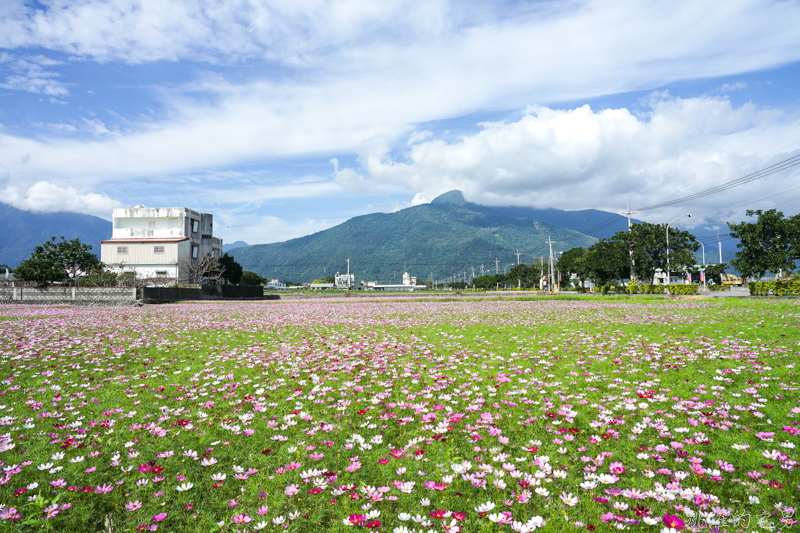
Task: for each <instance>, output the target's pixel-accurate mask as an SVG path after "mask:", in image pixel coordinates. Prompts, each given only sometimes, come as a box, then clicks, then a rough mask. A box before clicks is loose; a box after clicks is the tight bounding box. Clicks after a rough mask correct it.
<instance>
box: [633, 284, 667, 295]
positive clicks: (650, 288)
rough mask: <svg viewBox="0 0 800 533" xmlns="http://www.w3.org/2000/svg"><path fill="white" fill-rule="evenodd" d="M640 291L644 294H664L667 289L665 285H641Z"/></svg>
mask: <svg viewBox="0 0 800 533" xmlns="http://www.w3.org/2000/svg"><path fill="white" fill-rule="evenodd" d="M639 291H640V292H641V293H642V294H664V293H665V292H666V287H665V286H664V285H640V286H639Z"/></svg>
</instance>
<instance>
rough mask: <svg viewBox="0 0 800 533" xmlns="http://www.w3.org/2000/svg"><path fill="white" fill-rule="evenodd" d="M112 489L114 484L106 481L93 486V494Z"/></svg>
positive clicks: (104, 492)
mask: <svg viewBox="0 0 800 533" xmlns="http://www.w3.org/2000/svg"><path fill="white" fill-rule="evenodd" d="M112 490H114V485H109V484H107V483H104V484H102V485H98V486H97V487H95V489H94V492H95V494H108V493H109V492H111V491H112Z"/></svg>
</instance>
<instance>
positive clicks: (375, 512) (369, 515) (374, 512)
mask: <svg viewBox="0 0 800 533" xmlns="http://www.w3.org/2000/svg"><path fill="white" fill-rule="evenodd" d="M380 515H381V512H380V511H379V510H377V509H373V510H372V511H370V512H368V513H367V514H366V515H364V516H366V517H367V520H374V519H376V518H378V517H379V516H380Z"/></svg>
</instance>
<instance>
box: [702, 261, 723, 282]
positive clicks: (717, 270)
mask: <svg viewBox="0 0 800 533" xmlns="http://www.w3.org/2000/svg"><path fill="white" fill-rule="evenodd" d="M727 266H728V265H727V263H716V264H714V265H705V267H706V268H705V273H706V283H710V282H712V281H713V282H714V283H715V284H716V285H722V274H723V273H724V272H725V268H726V267H727Z"/></svg>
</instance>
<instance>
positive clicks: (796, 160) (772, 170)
mask: <svg viewBox="0 0 800 533" xmlns="http://www.w3.org/2000/svg"><path fill="white" fill-rule="evenodd" d="M797 165H800V154H798V155H795V156H792V157H790V158H788V159H784V160H783V161H779V162H778V163H775V164H774V165H770V166H768V167H766V168H762V169H761V170H757V171H756V172H752V173H750V174H747V175H745V176H742V177H741V178H737V179H735V180H732V181H729V182H727V183H723V184H722V185H717V186H716V187H711V188H710V189H705V190H703V191H700V192H696V193H694V194H690V195H688V196H683V197H680V198H675V199H674V200H668V201H666V202H661V203H660V204H655V205H649V206H646V207H639V208H637V210H638V211H649V210H651V209H659V208H661V207H667V206H670V205H675V204H681V203H684V202H688V201H690V200H697V199H698V198H703V197H705V196H710V195H712V194H716V193H719V192H723V191H726V190H728V189H732V188H734V187H739V186H740V185H745V184H747V183H750V182H753V181H756V180H759V179H762V178H766V177H767V176H771V175H773V174H776V173H778V172H781V171H783V170H786V169H788V168H792V167H795V166H797Z"/></svg>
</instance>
